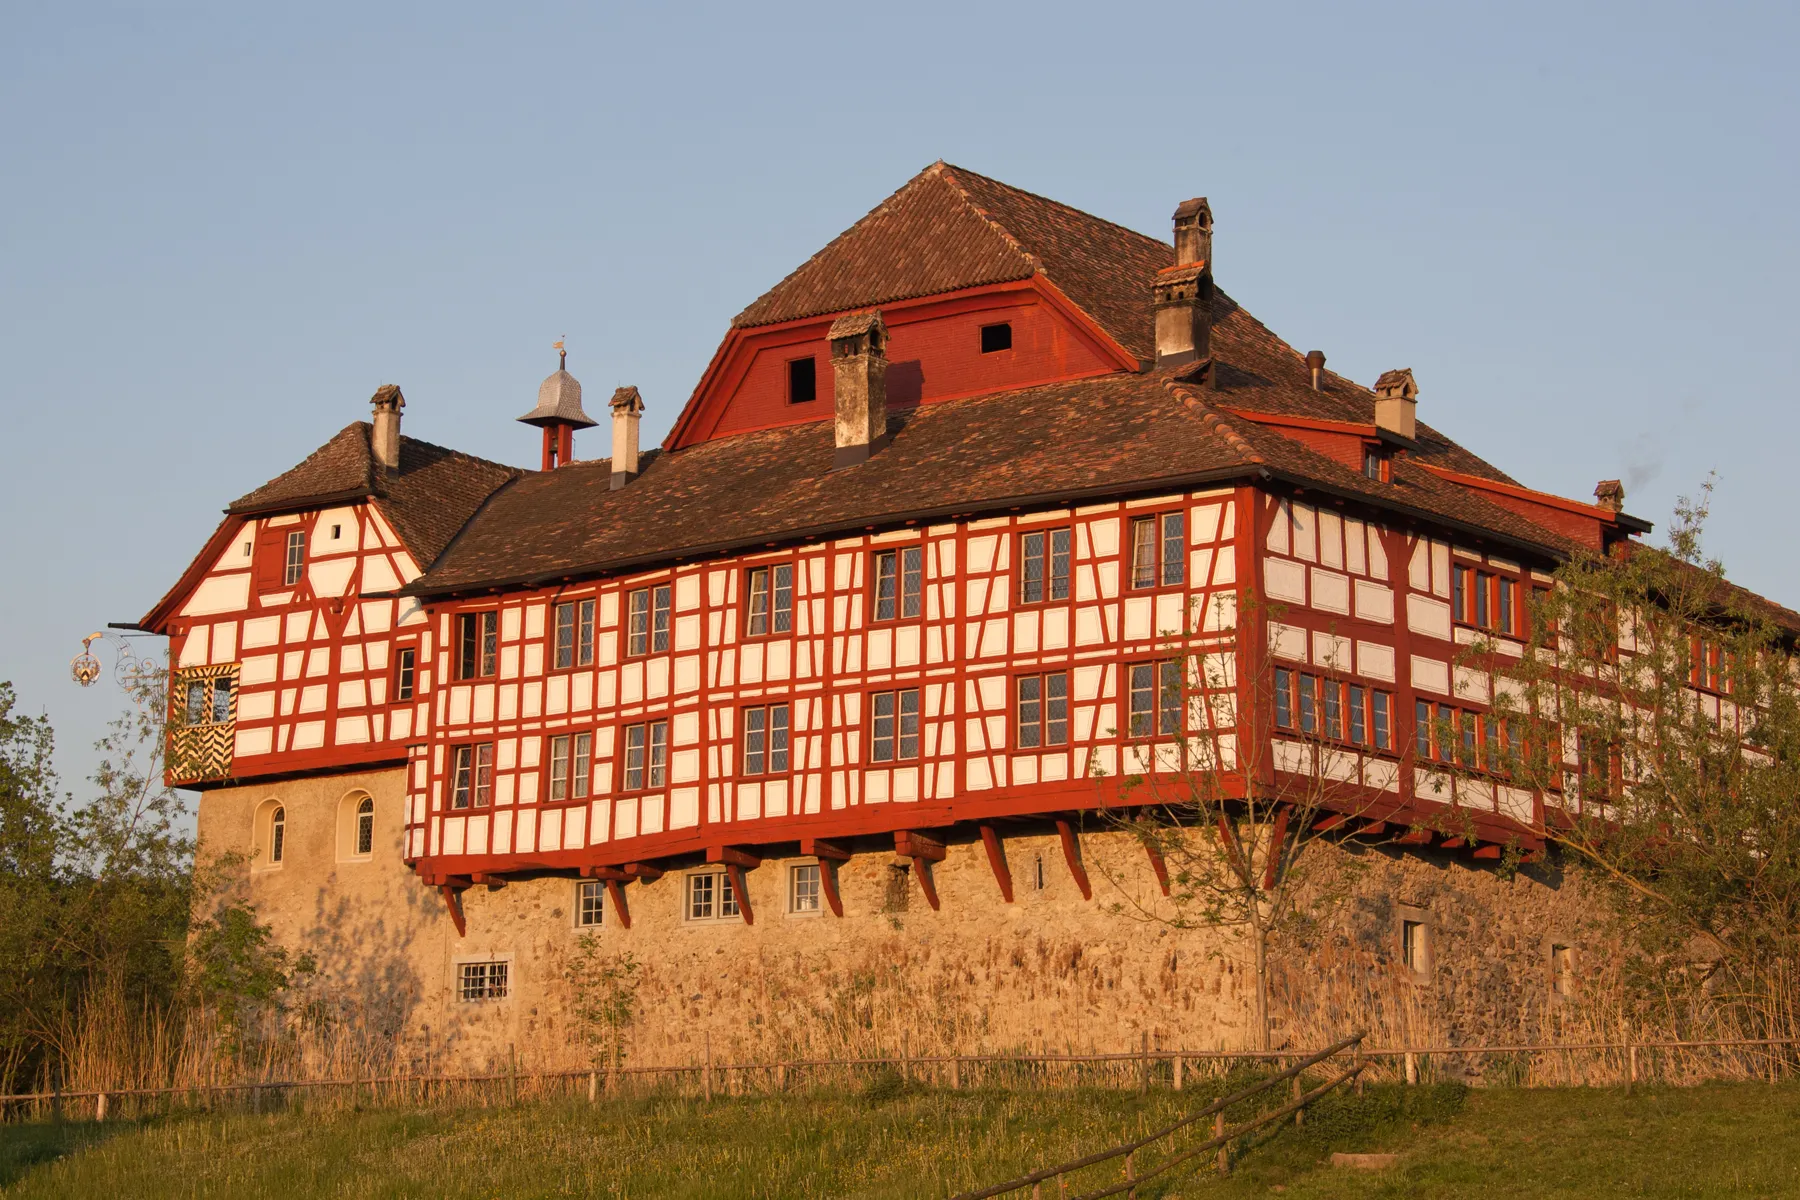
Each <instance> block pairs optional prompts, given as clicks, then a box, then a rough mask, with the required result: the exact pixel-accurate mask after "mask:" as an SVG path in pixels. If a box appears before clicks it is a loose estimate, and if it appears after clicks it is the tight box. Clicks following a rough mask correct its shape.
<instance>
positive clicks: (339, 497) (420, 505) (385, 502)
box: [225, 421, 522, 566]
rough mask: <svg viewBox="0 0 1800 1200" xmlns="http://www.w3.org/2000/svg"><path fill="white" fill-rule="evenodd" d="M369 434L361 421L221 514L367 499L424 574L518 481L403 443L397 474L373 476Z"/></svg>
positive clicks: (439, 450)
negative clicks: (497, 492) (490, 501)
mask: <svg viewBox="0 0 1800 1200" xmlns="http://www.w3.org/2000/svg"><path fill="white" fill-rule="evenodd" d="M369 434H370V426H369V423H368V422H367V421H356V422H353V423H351V424H349V425H346V426H344V428H343V429H341V430H339V431H338V433H337V435H336V436H335V437H333V438H332V439H331V440H330V441H328V442H326V443H325V444H324V445H323V446H320V447H319V448H318V449H317V450H315V451H313V452H312V453H311V454H309V455H307V457H306V458H305V459H304V460H303V461H301V463H300V464H299V465H298V466H296V467H294V468H293V469H291V470H289V471H285V472H283V473H282V474H280V475H277V476H276V477H275V478H274V479H271V480H270V481H269V482H267V483H265V484H263V485H262V486H261V487H259V488H257V489H256V490H255V491H253V492H250V493H249V494H248V495H245V496H242V497H239V498H238V499H237V500H236V501H234V502H233V503H232V504H231V506H230V507H229V508H227V509H226V510H225V511H226V512H227V513H231V514H234V515H249V514H253V513H263V512H280V511H291V510H294V509H301V508H312V507H316V506H318V505H320V504H329V503H336V502H341V501H344V500H348V499H355V498H360V497H374V498H376V500H377V502H378V503H379V505H380V507H381V511H382V513H383V515H385V516H386V517H387V518H388V520H389V521H390V522H391V523H392V524H393V526H394V532H395V533H397V534H398V535H399V536H400V540H401V541H402V542H404V543H405V545H406V548H407V550H408V551H409V552H410V553H411V554H412V556H413V558H414V560H415V561H417V562H418V563H419V564H420V565H421V566H425V565H429V564H430V563H431V562H432V561H433V560H435V559H436V558H437V556H438V555H439V554H442V553H443V551H444V547H445V546H448V545H449V544H450V540H451V539H452V538H454V537H455V536H456V533H457V531H458V530H459V529H461V528H462V527H463V525H465V524H466V523H467V522H468V520H469V518H470V517H471V516H473V515H474V514H475V510H476V509H478V508H480V507H481V503H482V501H484V500H486V499H487V498H488V497H489V496H490V495H492V494H493V492H494V489H495V488H498V487H500V486H501V485H502V484H504V483H506V482H507V481H508V480H510V479H514V478H516V477H518V476H519V475H520V474H521V473H522V472H520V470H519V469H518V468H516V467H508V466H505V465H503V464H501V463H496V462H489V461H488V460H487V459H485V458H476V457H475V456H474V455H472V454H463V453H461V452H460V451H457V450H449V449H446V448H445V447H443V446H436V445H433V444H432V443H430V442H422V441H419V440H418V439H417V438H409V437H402V438H401V439H400V469H399V471H397V472H395V473H394V474H393V475H389V476H378V475H377V473H376V471H375V457H374V455H373V453H372V452H371V451H370V449H369Z"/></svg>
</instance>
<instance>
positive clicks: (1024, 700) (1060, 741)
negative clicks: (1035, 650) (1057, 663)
mask: <svg viewBox="0 0 1800 1200" xmlns="http://www.w3.org/2000/svg"><path fill="white" fill-rule="evenodd" d="M1017 689H1018V695H1019V703H1018V728H1019V737H1018V741H1017V742H1016V743H1015V744H1016V745H1017V746H1018V748H1019V749H1021V750H1033V749H1036V748H1037V747H1039V746H1066V745H1068V744H1069V673H1068V672H1067V671H1051V672H1049V673H1047V674H1044V675H1021V676H1019V678H1018V680H1017Z"/></svg>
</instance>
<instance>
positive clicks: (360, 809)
mask: <svg viewBox="0 0 1800 1200" xmlns="http://www.w3.org/2000/svg"><path fill="white" fill-rule="evenodd" d="M352 819H353V820H354V822H355V824H354V826H353V827H352V829H351V842H350V844H351V846H352V847H353V848H354V856H355V857H357V858H372V857H374V855H375V798H374V797H373V796H364V797H363V798H362V799H361V800H358V801H357V802H356V812H355V813H354V814H352Z"/></svg>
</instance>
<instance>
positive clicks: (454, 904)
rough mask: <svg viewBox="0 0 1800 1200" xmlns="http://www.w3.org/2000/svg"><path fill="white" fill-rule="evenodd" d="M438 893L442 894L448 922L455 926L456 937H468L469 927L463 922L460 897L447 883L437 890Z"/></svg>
mask: <svg viewBox="0 0 1800 1200" xmlns="http://www.w3.org/2000/svg"><path fill="white" fill-rule="evenodd" d="M438 891H440V892H442V893H443V894H444V905H445V907H447V908H448V909H449V910H450V920H451V922H452V923H453V924H454V925H455V926H456V936H457V937H468V936H469V927H468V925H467V924H465V923H464V921H463V907H462V897H461V896H460V895H458V894H457V891H456V889H455V888H453V887H451V886H450V885H449V884H447V883H446V884H444V885H443V886H442V887H440V888H438Z"/></svg>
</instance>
